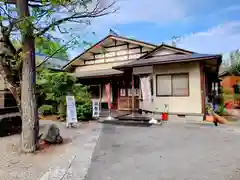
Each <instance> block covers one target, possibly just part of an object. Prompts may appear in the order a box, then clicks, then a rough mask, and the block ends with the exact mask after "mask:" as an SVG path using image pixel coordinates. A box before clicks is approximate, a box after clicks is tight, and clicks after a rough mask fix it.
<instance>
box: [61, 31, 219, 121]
mask: <svg viewBox="0 0 240 180" xmlns="http://www.w3.org/2000/svg"><path fill="white" fill-rule="evenodd" d="M221 59H222V57H221V55H208V54H199V53H195V52H192V51H188V50H185V49H180V48H176V47H172V46H169V45H166V44H162V45H160V46H157V45H154V44H150V43H146V42H142V41H138V40H132V39H129V38H125V37H121V36H118V35H109V36H107V37H105V38H104V39H102V40H101V41H99V42H98V43H96V44H95V45H93V46H92V47H90V48H89V49H88V50H86V51H84V52H83V53H81V54H80V55H79V56H77V57H76V58H74V59H73V60H72V61H70V62H69V63H68V64H66V65H65V66H64V67H63V69H64V70H67V71H69V72H71V73H72V75H73V76H76V77H77V78H78V79H79V82H80V83H82V84H85V85H88V86H90V91H91V93H92V98H93V99H98V100H99V101H100V103H101V109H107V98H106V95H105V88H104V86H105V84H107V83H111V87H112V88H111V102H112V104H113V108H114V109H116V110H128V111H133V110H139V109H141V110H145V111H150V112H155V113H161V112H163V111H165V107H166V106H167V107H168V112H169V115H170V116H172V117H174V118H178V117H187V118H190V119H199V120H202V119H203V116H204V114H205V104H206V99H207V97H208V96H210V95H212V89H215V86H217V85H218V84H217V82H218V70H219V66H220V64H221ZM142 77H149V81H150V85H151V88H150V89H151V90H150V91H151V96H152V99H151V101H146V100H143V98H142V97H143V96H142V88H141V78H142Z"/></svg>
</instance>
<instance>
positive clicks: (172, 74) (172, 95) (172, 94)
mask: <svg viewBox="0 0 240 180" xmlns="http://www.w3.org/2000/svg"><path fill="white" fill-rule="evenodd" d="M176 75H186V76H187V82H188V83H187V84H188V87H187V88H188V94H187V95H174V93H173V76H176ZM159 76H170V77H171V78H170V79H171V95H159V94H158V77H159ZM155 84H156V97H189V96H190V88H189V73H188V72H186V73H171V74H157V75H156V83H155Z"/></svg>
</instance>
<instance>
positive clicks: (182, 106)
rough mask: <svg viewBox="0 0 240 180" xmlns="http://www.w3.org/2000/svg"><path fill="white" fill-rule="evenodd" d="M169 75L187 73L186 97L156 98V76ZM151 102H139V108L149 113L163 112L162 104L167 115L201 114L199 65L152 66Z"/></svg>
mask: <svg viewBox="0 0 240 180" xmlns="http://www.w3.org/2000/svg"><path fill="white" fill-rule="evenodd" d="M171 73H189V96H188V97H156V75H158V74H171ZM153 92H154V95H153V102H152V103H147V102H143V101H140V108H141V109H146V110H150V111H159V112H163V111H164V104H167V105H168V107H169V109H168V110H169V113H179V114H180V113H186V114H187V113H194V114H201V113H202V99H201V85H200V65H199V63H197V62H195V63H185V64H179V63H178V64H171V65H159V66H154V72H153Z"/></svg>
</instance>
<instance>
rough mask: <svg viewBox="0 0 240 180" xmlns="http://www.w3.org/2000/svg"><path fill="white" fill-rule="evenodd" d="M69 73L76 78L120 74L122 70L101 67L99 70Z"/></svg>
mask: <svg viewBox="0 0 240 180" xmlns="http://www.w3.org/2000/svg"><path fill="white" fill-rule="evenodd" d="M71 74H72V75H73V76H75V77H78V78H89V77H101V76H111V75H120V74H123V72H122V71H119V70H116V69H101V70H94V71H83V72H79V73H71Z"/></svg>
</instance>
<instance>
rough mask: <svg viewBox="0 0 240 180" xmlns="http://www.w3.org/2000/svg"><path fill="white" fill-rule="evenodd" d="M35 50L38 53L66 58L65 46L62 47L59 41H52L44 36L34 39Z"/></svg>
mask: <svg viewBox="0 0 240 180" xmlns="http://www.w3.org/2000/svg"><path fill="white" fill-rule="evenodd" d="M35 45H36V50H37V52H39V53H42V54H46V55H48V56H52V55H53V54H54V55H53V57H56V58H60V59H68V53H67V48H65V47H62V45H61V44H60V42H58V41H52V40H49V39H47V38H45V37H38V38H36V40H35Z"/></svg>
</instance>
